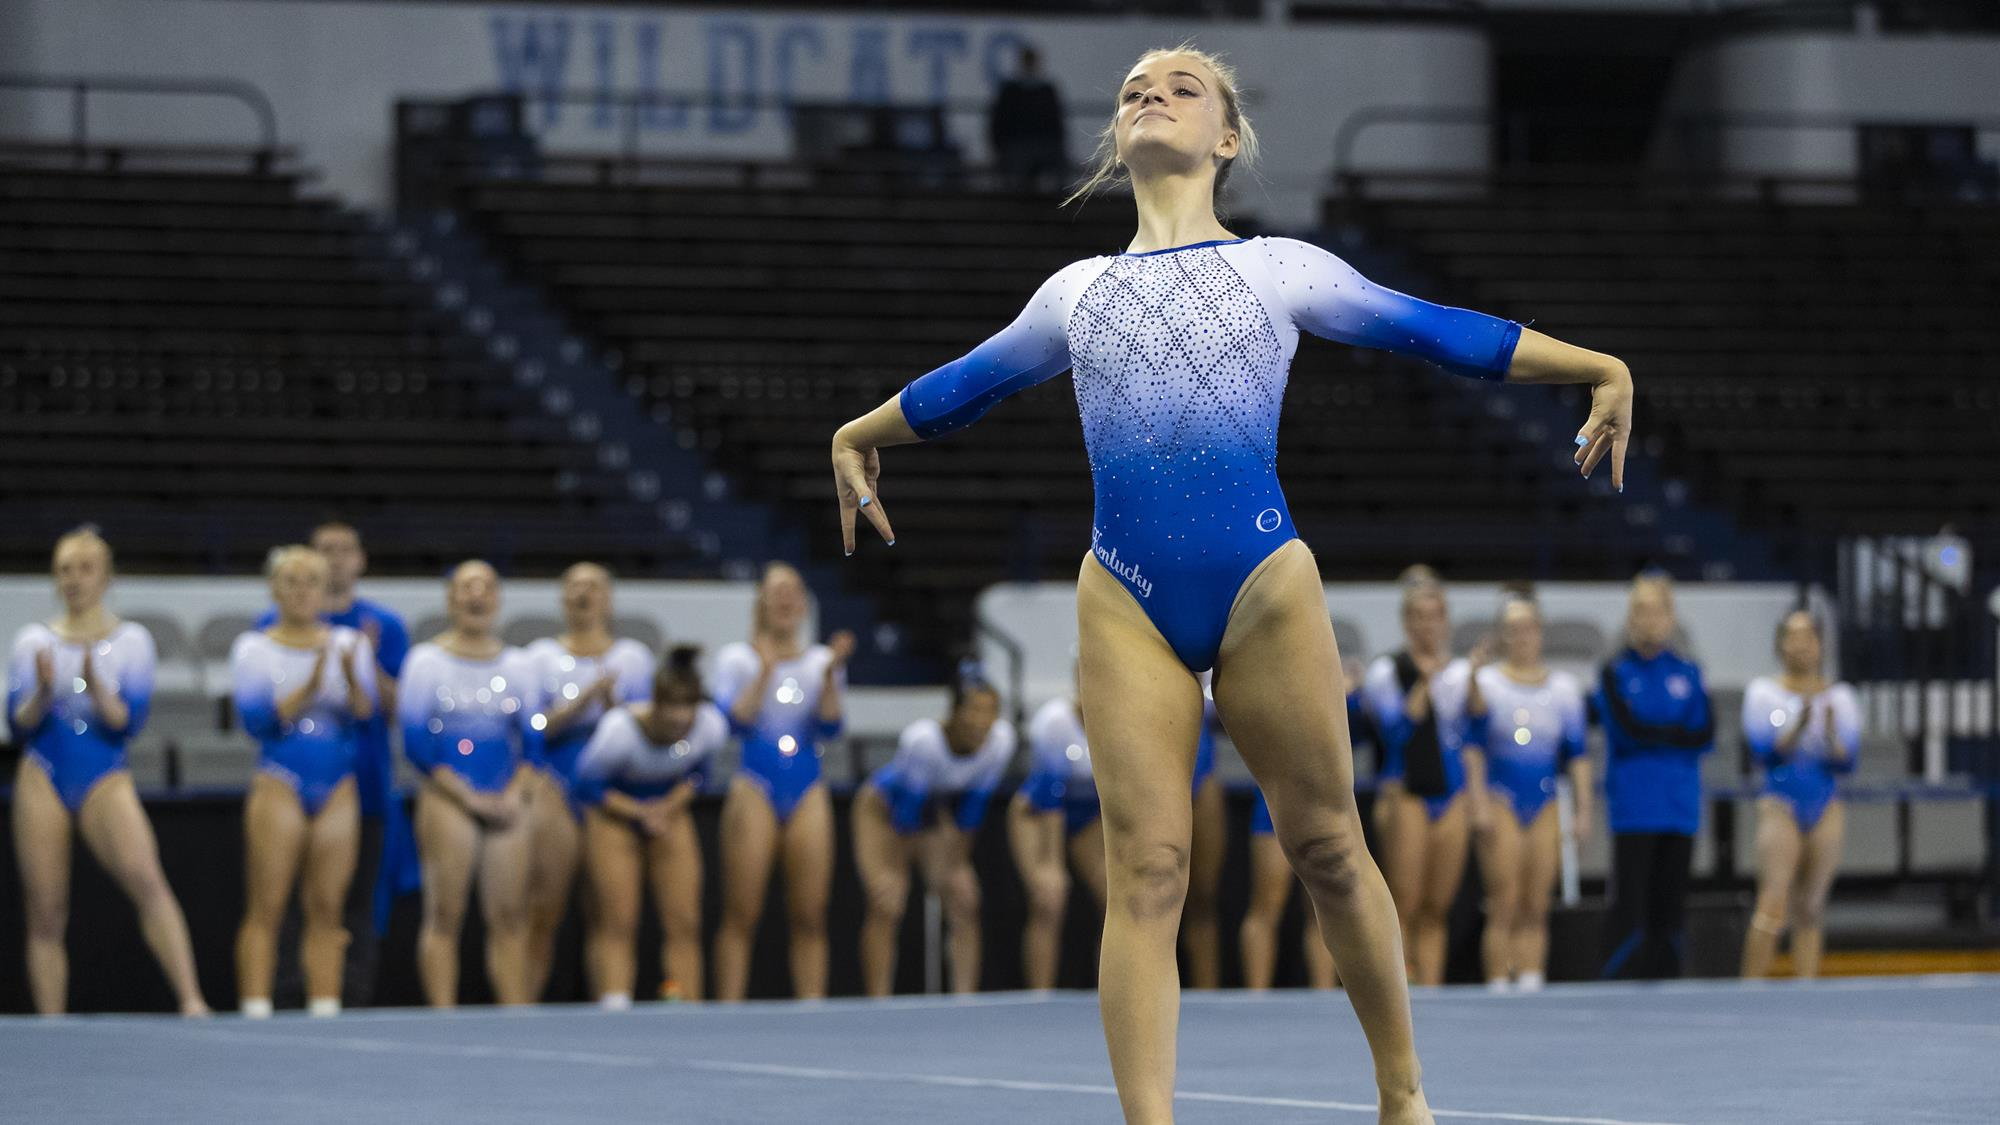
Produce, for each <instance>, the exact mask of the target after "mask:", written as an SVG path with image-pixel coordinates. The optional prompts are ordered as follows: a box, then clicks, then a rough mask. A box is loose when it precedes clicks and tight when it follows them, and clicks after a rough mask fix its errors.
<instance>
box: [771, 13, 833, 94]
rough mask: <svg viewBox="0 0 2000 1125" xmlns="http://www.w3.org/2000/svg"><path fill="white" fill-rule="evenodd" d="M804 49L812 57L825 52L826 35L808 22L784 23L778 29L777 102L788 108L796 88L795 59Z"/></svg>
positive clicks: (796, 69)
mask: <svg viewBox="0 0 2000 1125" xmlns="http://www.w3.org/2000/svg"><path fill="white" fill-rule="evenodd" d="M805 51H811V52H812V57H813V58H814V59H819V58H821V57H823V56H824V55H825V54H826V37H825V36H824V35H821V34H820V30H819V27H818V26H817V25H815V24H810V23H791V24H786V25H785V26H784V27H783V28H780V29H779V31H778V46H777V51H776V56H777V60H776V61H777V75H776V79H777V84H778V88H777V94H778V102H779V104H781V105H784V106H786V107H787V108H789V107H790V106H791V104H792V94H793V92H794V91H796V90H797V89H798V79H797V75H798V64H797V62H796V61H795V60H796V59H797V58H798V56H799V55H800V54H801V53H802V52H805Z"/></svg>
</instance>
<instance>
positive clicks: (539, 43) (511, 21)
mask: <svg viewBox="0 0 2000 1125" xmlns="http://www.w3.org/2000/svg"><path fill="white" fill-rule="evenodd" d="M569 24H570V21H569V17H567V16H532V17H527V18H523V19H516V18H514V17H511V16H504V15H494V16H493V17H492V18H491V19H489V20H488V21H487V26H488V27H490V28H492V29H493V57H494V61H495V63H496V64H497V65H498V66H499V69H500V88H501V89H503V90H505V91H507V92H508V93H510V94H520V95H522V96H524V97H529V98H537V97H538V98H540V99H541V102H542V124H543V125H544V126H550V125H554V124H555V123H556V122H557V121H558V120H559V119H560V118H561V116H562V103H561V102H560V101H558V100H556V95H557V94H558V93H560V92H561V91H562V88H563V75H564V73H565V72H566V71H567V70H568V69H569Z"/></svg>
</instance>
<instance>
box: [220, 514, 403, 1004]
mask: <svg viewBox="0 0 2000 1125" xmlns="http://www.w3.org/2000/svg"><path fill="white" fill-rule="evenodd" d="M308 543H309V544H310V545H311V547H312V549H313V550H315V551H317V552H319V554H320V556H321V557H323V558H324V559H326V608H325V609H324V610H322V611H321V613H320V620H322V621H324V622H325V623H326V624H328V625H331V626H335V627H339V628H346V629H352V630H354V631H355V632H357V633H359V634H361V636H362V637H364V638H365V639H366V640H367V641H368V645H369V647H370V648H371V649H372V650H373V651H374V653H375V694H376V707H375V713H374V714H373V715H371V716H370V717H369V718H368V719H367V721H365V722H363V723H361V724H360V725H359V726H358V727H357V728H356V737H355V755H354V782H355V793H356V795H357V796H358V797H359V799H360V806H361V827H360V843H359V845H358V846H357V848H356V851H355V861H354V875H353V877H352V878H351V879H350V880H349V881H348V891H347V905H346V908H345V910H344V913H345V916H346V918H345V924H346V928H347V952H346V966H345V968H344V970H343V972H342V975H341V991H342V993H343V994H344V997H345V1001H346V1003H348V1004H349V1005H354V1004H365V1003H368V1002H369V1001H371V1000H373V999H374V996H375V958H376V952H377V950H378V949H379V948H380V945H381V932H380V931H381V926H382V924H383V923H384V921H385V920H386V918H387V913H388V910H387V903H388V900H389V899H390V898H391V897H393V896H394V894H395V893H396V891H397V886H396V879H395V873H394V872H383V871H381V868H382V857H383V854H384V846H385V843H386V841H387V839H388V838H389V837H391V836H394V837H397V838H398V839H399V840H400V841H401V842H402V848H403V849H405V850H406V849H407V848H408V847H409V844H408V840H409V831H410V828H409V821H408V817H407V815H406V814H405V812H404V810H403V802H402V800H401V799H400V798H399V797H398V796H397V795H396V793H395V758H394V754H393V752H392V751H391V749H390V741H389V732H390V730H391V728H392V727H393V726H394V725H395V716H396V677H397V676H399V675H401V674H402V672H403V661H404V659H405V658H407V657H408V656H409V654H410V631H409V629H408V628H407V627H406V626H405V625H404V624H403V619H402V617H401V616H400V615H399V614H397V613H396V611H395V610H393V609H390V608H389V607H388V606H386V605H383V604H382V603H381V602H377V601H372V600H370V599H368V598H364V597H362V596H360V594H359V593H357V592H356V585H357V583H359V582H360V580H361V576H362V575H364V574H366V573H367V572H368V553H367V551H366V550H364V549H363V548H362V544H361V533H360V532H359V531H357V530H356V529H355V527H354V525H353V524H351V523H348V522H347V521H346V520H344V519H339V518H328V519H323V520H321V521H320V522H319V524H318V525H317V526H315V527H314V528H313V529H312V536H311V538H310V539H309V540H308ZM277 620H278V611H277V609H276V608H275V607H274V608H271V609H267V610H265V611H264V613H263V614H262V616H260V617H258V619H257V623H256V625H255V628H258V629H267V628H269V627H270V626H271V625H273V624H275V623H276V622H277ZM378 873H380V874H381V875H382V879H381V883H382V891H381V894H382V900H383V906H382V909H381V910H380V911H379V912H378V911H377V910H376V909H375V905H376V904H375V900H376V895H377V875H378Z"/></svg>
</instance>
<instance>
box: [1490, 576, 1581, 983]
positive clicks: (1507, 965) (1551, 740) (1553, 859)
mask: <svg viewBox="0 0 2000 1125" xmlns="http://www.w3.org/2000/svg"><path fill="white" fill-rule="evenodd" d="M1499 632H1500V660H1499V662H1498V663H1495V664H1490V665H1487V666H1486V667H1484V668H1481V669H1479V671H1478V673H1477V674H1476V675H1474V676H1473V679H1472V694H1471V698H1470V699H1469V701H1468V702H1467V704H1466V716H1467V720H1468V726H1469V731H1468V733H1467V735H1466V741H1467V743H1468V744H1476V745H1478V746H1480V747H1482V748H1483V750H1484V751H1485V753H1484V758H1485V762H1486V791H1485V797H1486V800H1485V807H1484V808H1483V809H1480V810H1476V814H1475V817H1474V819H1475V821H1476V822H1477V829H1476V831H1477V837H1478V847H1479V881H1480V883H1481V884H1482V885H1483V887H1484V888H1485V891H1486V932H1485V938H1484V955H1485V962H1486V984H1487V987H1488V988H1491V989H1493V990H1495V991H1506V990H1507V989H1509V988H1513V987H1518V988H1519V989H1521V991H1523V992H1534V991H1537V990H1539V989H1540V988H1541V987H1542V984H1543V982H1544V981H1545V980H1546V979H1547V973H1548V960H1549V900H1550V893H1551V890H1552V889H1553V887H1554V886H1555V881H1556V868H1557V863H1558V862H1559V860H1560V859H1561V855H1562V839H1561V832H1560V826H1559V824H1558V819H1559V816H1558V812H1557V808H1556V802H1555V800H1554V799H1553V798H1554V797H1555V795H1556V778H1557V776H1558V775H1560V774H1562V773H1563V772H1565V771H1567V772H1568V774H1569V778H1570V786H1571V790H1572V791H1573V792H1574V793H1575V794H1576V828H1575V834H1576V838H1577V840H1578V842H1579V843H1581V841H1582V840H1584V839H1585V838H1586V837H1587V836H1588V832H1589V826H1590V823H1591V819H1592V817H1593V815H1594V813H1593V811H1592V804H1593V801H1594V798H1595V786H1594V785H1593V784H1592V782H1591V775H1590V759H1589V758H1587V757H1585V756H1584V702H1583V687H1582V685H1581V684H1579V683H1578V682H1577V680H1576V677H1574V676H1572V675H1570V674H1569V673H1567V672H1556V671H1550V670H1549V667H1548V666H1547V665H1546V664H1544V663H1542V611H1541V607H1540V606H1539V605H1537V604H1536V603H1535V599H1534V594H1533V593H1532V591H1517V592H1515V593H1511V594H1509V595H1508V596H1507V597H1506V599H1505V600H1504V601H1502V603H1501V606H1500V622H1499Z"/></svg>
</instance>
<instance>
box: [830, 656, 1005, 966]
mask: <svg viewBox="0 0 2000 1125" xmlns="http://www.w3.org/2000/svg"><path fill="white" fill-rule="evenodd" d="M1014 744H1015V738H1014V726H1013V724H1012V723H1009V722H1007V721H1006V720H1004V719H1002V718H1000V693H999V691H998V690H997V689H995V688H994V687H993V685H992V684H991V683H988V682H987V680H986V676H985V673H984V672H983V671H982V670H981V669H980V667H979V664H978V662H977V661H973V660H966V661H962V662H960V664H959V667H958V676H957V679H955V680H954V681H953V682H952V687H951V710H950V712H949V714H948V715H947V716H946V718H945V721H944V722H942V723H940V722H938V721H937V720H936V719H918V720H917V721H916V722H914V723H911V724H910V725H909V726H907V727H904V728H903V733H902V736H901V737H900V738H899V739H898V740H897V743H896V756H895V757H894V758H893V759H891V760H890V761H889V763H888V764H887V765H885V766H883V767H882V768H881V769H878V770H876V771H875V772H874V773H873V774H872V775H870V776H869V778H868V781H867V783H866V784H864V785H863V786H862V787H861V789H860V791H859V792H858V793H856V794H855V796H854V811H853V833H854V866H855V867H856V868H857V869H858V870H859V871H860V874H861V886H862V889H863V890H864V891H865V892H866V893H867V896H868V900H867V906H866V911H867V914H866V917H865V918H864V919H863V920H862V923H861V985H862V988H863V990H864V991H866V992H867V994H868V995H870V996H887V995H889V993H891V992H892V991H894V990H895V983H896V938H897V935H898V933H899V931H900V930H901V929H902V924H903V908H904V906H905V904H906V903H908V901H909V897H910V864H911V862H912V861H914V862H915V863H916V865H917V869H918V870H919V871H920V872H921V873H922V874H923V880H924V884H925V886H927V887H928V888H930V890H932V891H933V892H935V893H936V894H937V895H938V897H939V899H940V900H941V901H942V902H943V905H944V916H945V925H946V928H947V931H948V933H949V935H950V944H949V948H950V950H951V990H952V991H953V992H976V991H978V990H979V971H980V967H981V964H982V961H981V946H980V940H979V939H980V933H979V900H980V891H979V874H978V872H976V871H974V870H973V867H972V841H973V837H974V836H975V835H976V834H977V833H978V831H979V828H980V826H981V825H983V824H984V823H986V809H987V806H988V805H990V804H991V803H992V800H993V791H994V790H995V789H996V788H998V787H999V785H1000V775H1001V774H1002V773H1004V772H1006V769H1007V763H1008V762H1010V761H1012V760H1013V757H1014Z"/></svg>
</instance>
